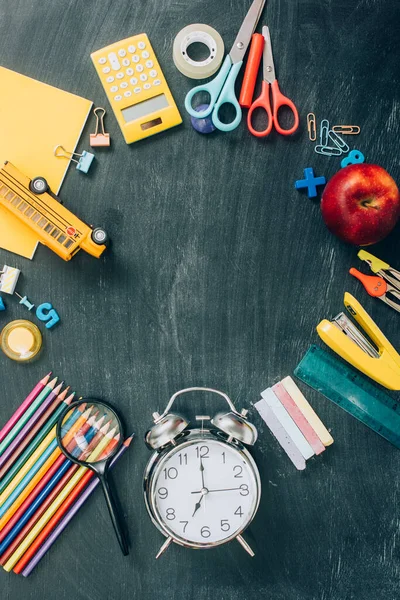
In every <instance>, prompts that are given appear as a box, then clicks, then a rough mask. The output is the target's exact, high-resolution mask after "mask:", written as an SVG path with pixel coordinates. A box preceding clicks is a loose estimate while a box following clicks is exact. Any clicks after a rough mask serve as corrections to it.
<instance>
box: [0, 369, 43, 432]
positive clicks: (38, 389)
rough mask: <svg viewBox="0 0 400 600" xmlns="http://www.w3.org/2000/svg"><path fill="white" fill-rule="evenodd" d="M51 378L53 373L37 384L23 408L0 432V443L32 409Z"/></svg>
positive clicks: (19, 409) (16, 412)
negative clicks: (33, 403)
mask: <svg viewBox="0 0 400 600" xmlns="http://www.w3.org/2000/svg"><path fill="white" fill-rule="evenodd" d="M50 377H51V371H50V373H49V374H48V375H46V377H43V379H41V380H40V381H39V383H37V384H36V385H35V387H34V388H33V390H32V391H31V393H30V394H29V395H28V396H27V397H26V398H25V400H24V401H23V403H22V404H21V406H20V407H19V408H17V410H16V411H15V413H14V414H13V415H12V417H11V418H10V419H9V420H8V421H7V423H6V424H5V425H4V427H3V428H2V429H1V431H0V443H1V442H2V441H3V440H4V438H5V437H6V436H7V435H8V434H9V433H10V431H11V429H12V428H13V427H14V425H15V424H16V423H17V422H18V421H19V419H20V418H21V417H22V415H23V414H24V412H25V411H26V410H27V409H28V408H29V407H30V405H31V404H32V402H33V401H34V400H35V399H36V398H37V397H38V396H39V394H40V392H42V391H43V390H44V388H45V387H46V385H47V383H48V382H49V380H50Z"/></svg>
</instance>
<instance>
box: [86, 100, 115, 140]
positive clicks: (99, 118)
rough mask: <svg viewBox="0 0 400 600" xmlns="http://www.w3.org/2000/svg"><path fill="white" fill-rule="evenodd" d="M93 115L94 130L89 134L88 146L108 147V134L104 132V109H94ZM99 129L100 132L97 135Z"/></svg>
mask: <svg viewBox="0 0 400 600" xmlns="http://www.w3.org/2000/svg"><path fill="white" fill-rule="evenodd" d="M93 113H94V114H95V115H96V130H95V132H94V133H91V134H90V145H91V146H92V147H94V146H109V145H110V134H109V133H106V132H105V130H104V115H105V114H106V109H105V108H102V107H101V106H99V107H98V108H95V109H94V111H93ZM99 127H100V129H101V132H100V133H99Z"/></svg>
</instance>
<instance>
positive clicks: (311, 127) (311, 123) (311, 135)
mask: <svg viewBox="0 0 400 600" xmlns="http://www.w3.org/2000/svg"><path fill="white" fill-rule="evenodd" d="M307 131H308V139H309V140H311V141H312V142H315V141H316V139H317V120H316V118H315V115H314V113H308V115H307Z"/></svg>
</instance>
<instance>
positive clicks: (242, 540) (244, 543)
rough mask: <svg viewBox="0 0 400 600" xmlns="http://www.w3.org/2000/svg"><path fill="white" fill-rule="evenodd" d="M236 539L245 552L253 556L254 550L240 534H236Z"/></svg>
mask: <svg viewBox="0 0 400 600" xmlns="http://www.w3.org/2000/svg"><path fill="white" fill-rule="evenodd" d="M236 539H237V541H238V542H239V544H240V545H241V546H242V548H244V549H245V550H246V552H247V553H248V554H250V556H251V557H252V558H253V556H254V552H253V550H252V549H251V548H250V546H249V545H248V543H247V542H246V541H245V540H244V539H243V538H242V536H241V535H238V536H236Z"/></svg>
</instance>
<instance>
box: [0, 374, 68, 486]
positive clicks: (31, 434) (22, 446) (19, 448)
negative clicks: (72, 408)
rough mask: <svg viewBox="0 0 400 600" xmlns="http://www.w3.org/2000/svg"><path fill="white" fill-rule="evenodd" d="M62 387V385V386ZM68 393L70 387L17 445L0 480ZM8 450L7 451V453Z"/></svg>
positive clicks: (3, 468) (1, 472)
mask: <svg viewBox="0 0 400 600" xmlns="http://www.w3.org/2000/svg"><path fill="white" fill-rule="evenodd" d="M61 385H62V384H60V386H61ZM58 387H59V386H58ZM56 389H57V388H56ZM54 391H55V390H54ZM68 391H69V387H66V388H65V390H64V391H63V392H61V394H58V396H56V398H54V400H53V402H52V403H51V404H50V406H49V407H48V408H47V410H46V412H45V413H44V414H43V415H42V416H41V418H40V419H39V420H38V422H37V423H36V425H35V426H34V427H33V428H32V429H31V430H30V431H29V433H27V434H26V435H25V436H24V437H23V440H22V441H21V442H20V443H19V444H18V445H17V447H16V448H15V450H14V452H13V453H12V454H11V456H9V457H8V459H7V461H6V462H5V463H4V464H3V466H2V467H1V469H0V480H1V479H2V477H4V475H5V474H6V473H7V471H8V470H9V469H10V468H11V467H12V465H13V464H14V463H15V461H16V460H17V459H18V457H19V456H21V454H22V452H23V451H24V450H25V448H26V447H27V446H28V444H29V443H30V442H31V441H32V440H33V438H34V437H35V435H36V434H37V433H38V431H40V429H41V428H42V427H43V425H44V424H45V423H46V422H47V420H48V419H49V417H50V416H51V415H52V414H53V412H54V411H55V409H56V408H57V406H58V405H59V404H60V403H61V402H63V401H64V400H65V398H66V396H67V394H68ZM14 441H15V440H14ZM9 448H11V445H10V446H9V447H8V448H7V450H9ZM7 450H6V452H7ZM6 452H5V453H4V454H3V456H2V457H1V458H4V456H5V455H6Z"/></svg>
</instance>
